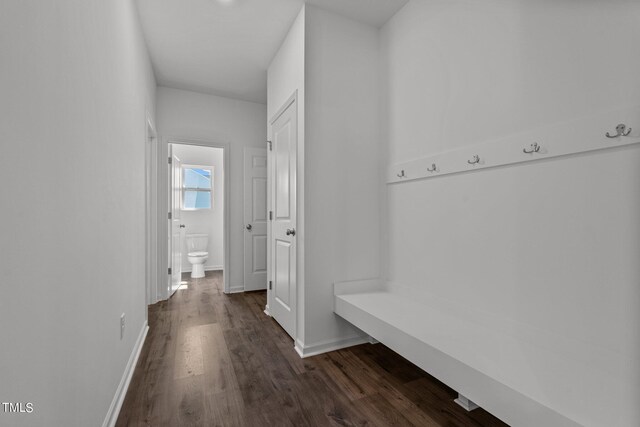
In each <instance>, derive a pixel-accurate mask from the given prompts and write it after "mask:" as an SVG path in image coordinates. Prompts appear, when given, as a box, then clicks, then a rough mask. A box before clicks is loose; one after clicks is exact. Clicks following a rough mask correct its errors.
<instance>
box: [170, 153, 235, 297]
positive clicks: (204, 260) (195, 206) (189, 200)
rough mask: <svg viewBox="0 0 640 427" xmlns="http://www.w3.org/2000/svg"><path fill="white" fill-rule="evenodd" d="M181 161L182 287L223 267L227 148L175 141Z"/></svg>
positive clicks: (176, 154) (176, 155)
mask: <svg viewBox="0 0 640 427" xmlns="http://www.w3.org/2000/svg"><path fill="white" fill-rule="evenodd" d="M171 148H172V153H173V155H174V156H175V157H177V158H178V159H179V160H180V164H181V166H180V174H181V177H180V181H181V186H182V191H180V194H181V196H180V197H181V200H180V210H181V212H180V232H181V234H182V236H181V240H182V244H181V262H180V266H181V271H182V277H183V280H182V281H181V285H182V286H186V285H187V284H188V283H189V281H188V280H186V279H187V278H188V277H191V278H193V279H197V278H202V277H204V276H205V275H206V273H207V272H213V271H220V272H222V270H223V266H224V246H223V245H224V239H223V235H224V234H223V232H224V215H223V213H224V206H223V203H224V169H223V168H224V166H223V165H224V164H223V159H224V151H223V149H221V148H214V147H205V146H198V145H189V144H172V147H171Z"/></svg>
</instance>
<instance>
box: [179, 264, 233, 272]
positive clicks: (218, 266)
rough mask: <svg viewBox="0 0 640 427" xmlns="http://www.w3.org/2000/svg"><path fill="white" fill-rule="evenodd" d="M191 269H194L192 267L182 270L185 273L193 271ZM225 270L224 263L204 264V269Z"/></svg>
mask: <svg viewBox="0 0 640 427" xmlns="http://www.w3.org/2000/svg"><path fill="white" fill-rule="evenodd" d="M191 270H193V269H192V268H183V269H182V272H183V273H191ZM221 270H222V271H224V266H223V265H205V266H204V271H221Z"/></svg>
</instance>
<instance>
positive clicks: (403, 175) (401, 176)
mask: <svg viewBox="0 0 640 427" xmlns="http://www.w3.org/2000/svg"><path fill="white" fill-rule="evenodd" d="M396 175H397V176H398V178H404V177H405V176H406V175H405V174H404V169H402V170H401V171H400V173H399V174H396Z"/></svg>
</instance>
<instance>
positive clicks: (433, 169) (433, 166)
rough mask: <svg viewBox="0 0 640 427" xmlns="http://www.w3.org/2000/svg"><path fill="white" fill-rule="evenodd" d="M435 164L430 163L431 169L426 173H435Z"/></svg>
mask: <svg viewBox="0 0 640 427" xmlns="http://www.w3.org/2000/svg"><path fill="white" fill-rule="evenodd" d="M436 169H437V168H436V164H435V163H431V167H430V168H427V171H429V172H435V171H436Z"/></svg>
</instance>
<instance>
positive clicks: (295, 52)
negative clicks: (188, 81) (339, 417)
mask: <svg viewBox="0 0 640 427" xmlns="http://www.w3.org/2000/svg"><path fill="white" fill-rule="evenodd" d="M304 40H305V6H304V5H303V6H302V9H301V10H300V13H299V14H298V16H297V17H296V19H295V21H294V23H293V24H292V25H291V28H290V29H289V32H288V33H287V36H286V37H285V39H284V41H283V42H282V45H281V46H280V48H279V49H278V52H276V55H275V56H274V58H273V60H272V61H271V64H269V68H268V70H267V120H265V122H267V134H268V135H269V139H271V138H272V137H271V135H270V132H271V125H270V123H271V121H272V120H273V119H274V117H275V115H276V114H277V113H278V112H279V110H280V109H281V108H282V107H283V106H284V104H285V102H286V101H287V100H289V98H291V96H293V95H294V94H297V107H298V120H297V123H298V146H297V149H298V170H297V191H296V196H297V200H296V202H297V206H296V212H297V215H298V218H297V224H296V244H297V260H296V266H297V275H296V277H297V280H298V283H297V288H296V289H297V292H296V307H297V313H296V315H297V320H296V337H295V338H298V339H300V340H303V341H304V334H305V327H304V242H305V222H304V199H305V194H304V191H301V189H303V188H304V183H305V177H304V140H305V122H304V117H305V113H304V112H305V87H304V79H305V75H304V73H305V71H304V70H305V68H304V67H305V64H304V49H305V46H304V45H305V41H304ZM268 191H270V189H269V190H268ZM268 197H269V200H271V199H270V197H271V194H270V193H269V196H268ZM269 227H270V225H269ZM269 233H271V231H269ZM267 251H268V254H267V257H270V248H267ZM269 279H270V280H272V279H273V278H272V277H270V278H269Z"/></svg>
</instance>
